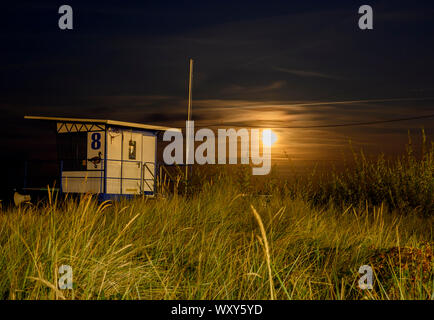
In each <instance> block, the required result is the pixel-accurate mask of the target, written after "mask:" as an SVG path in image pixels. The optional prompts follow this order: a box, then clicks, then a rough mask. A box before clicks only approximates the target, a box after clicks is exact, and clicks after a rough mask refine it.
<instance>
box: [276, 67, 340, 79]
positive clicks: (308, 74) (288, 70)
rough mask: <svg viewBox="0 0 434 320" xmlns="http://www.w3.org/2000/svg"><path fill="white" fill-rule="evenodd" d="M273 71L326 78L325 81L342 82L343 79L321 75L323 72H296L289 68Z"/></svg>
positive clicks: (277, 68)
mask: <svg viewBox="0 0 434 320" xmlns="http://www.w3.org/2000/svg"><path fill="white" fill-rule="evenodd" d="M273 70H276V71H280V72H284V73H289V74H293V75H296V76H299V77H310V78H325V79H333V80H342V79H343V78H341V77H337V76H333V75H329V74H325V73H321V72H314V71H306V70H294V69H287V68H279V67H273Z"/></svg>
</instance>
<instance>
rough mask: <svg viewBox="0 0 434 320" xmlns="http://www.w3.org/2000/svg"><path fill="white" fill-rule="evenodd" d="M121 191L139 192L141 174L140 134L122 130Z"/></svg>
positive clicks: (126, 192)
mask: <svg viewBox="0 0 434 320" xmlns="http://www.w3.org/2000/svg"><path fill="white" fill-rule="evenodd" d="M122 158H123V161H122V193H123V194H139V193H140V191H141V190H140V187H141V182H142V181H141V176H142V135H141V134H140V133H135V132H131V131H129V132H128V131H124V132H123V146H122Z"/></svg>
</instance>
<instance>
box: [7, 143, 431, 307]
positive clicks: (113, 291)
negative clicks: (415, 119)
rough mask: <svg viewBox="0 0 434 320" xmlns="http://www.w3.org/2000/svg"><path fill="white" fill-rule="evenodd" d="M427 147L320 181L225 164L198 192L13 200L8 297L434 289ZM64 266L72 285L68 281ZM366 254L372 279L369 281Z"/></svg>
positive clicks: (364, 294) (285, 295)
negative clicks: (361, 283) (251, 173)
mask: <svg viewBox="0 0 434 320" xmlns="http://www.w3.org/2000/svg"><path fill="white" fill-rule="evenodd" d="M423 154H424V155H423V157H419V159H418V158H417V157H416V156H414V155H410V156H409V155H408V154H407V155H406V156H405V157H403V158H401V159H399V160H397V161H395V162H389V163H388V162H386V161H383V160H381V158H380V160H378V161H380V162H378V161H377V160H375V161H372V162H370V161H369V160H366V159H364V160H362V162H361V163H359V166H356V167H353V169H352V170H348V171H345V172H344V173H341V174H339V175H338V174H334V175H331V176H329V178H328V179H323V180H320V179H319V180H316V181H314V182H312V181H309V179H307V180H297V181H292V182H286V183H285V182H283V181H282V180H281V179H278V177H277V176H276V175H275V174H274V175H273V174H272V175H271V176H269V177H268V178H267V179H268V180H266V181H262V182H261V183H258V182H257V184H255V179H253V178H251V177H250V178H249V177H248V176H247V177H246V175H247V174H246V173H245V171H241V173H239V174H233V172H230V173H228V172H223V171H220V172H219V173H218V174H214V175H213V176H212V177H208V178H205V177H201V178H200V188H199V187H198V186H197V185H196V186H195V185H191V186H190V188H191V189H190V190H193V191H194V192H192V193H193V195H189V196H183V195H176V194H175V195H173V196H168V197H166V198H156V199H146V198H141V197H138V198H137V199H135V200H132V201H120V202H115V203H102V204H98V203H97V202H96V201H95V200H94V198H93V197H91V196H90V195H85V196H83V197H81V198H79V199H71V198H70V197H68V198H67V199H62V200H60V199H53V198H52V197H51V198H50V199H49V200H48V201H46V202H44V203H40V204H37V205H27V204H25V205H22V206H21V207H19V208H3V209H2V211H1V213H0V297H1V298H2V299H272V298H276V299H434V272H433V271H434V270H433V268H434V265H433V260H432V246H433V243H434V242H433V211H432V208H433V203H432V199H433V198H432V192H431V191H432V190H433V189H432V187H433V172H434V170H433V168H434V167H433V162H434V160H433V149H432V148H431V149H425V151H424V153H423ZM378 163H381V164H378ZM377 167H378V169H376V168H377ZM360 170H364V171H360ZM243 172H244V173H243ZM361 172H363V175H361ZM197 176H200V174H199V173H197ZM318 181H319V182H318ZM360 184H362V185H361V186H360ZM369 186H372V187H369ZM180 189H182V188H180ZM386 191H387V192H386ZM410 191H411V192H410ZM261 192H266V193H267V194H269V195H270V197H268V198H264V197H259V196H257V194H258V193H261ZM406 192H410V193H406ZM430 192H431V193H430ZM387 194H389V196H387ZM388 197H389V198H388ZM62 264H66V265H70V266H71V267H72V268H73V282H74V288H73V289H72V290H59V289H58V286H57V281H58V277H59V275H58V272H57V270H58V268H59V266H60V265H62ZM366 264H367V265H370V266H371V267H372V268H373V269H374V288H373V290H361V289H359V288H358V279H359V278H360V276H361V275H360V274H358V269H359V267H360V266H361V265H366Z"/></svg>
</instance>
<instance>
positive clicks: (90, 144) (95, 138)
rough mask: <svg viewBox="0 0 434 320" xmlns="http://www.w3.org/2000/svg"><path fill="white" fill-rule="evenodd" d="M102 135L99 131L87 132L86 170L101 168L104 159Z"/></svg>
mask: <svg viewBox="0 0 434 320" xmlns="http://www.w3.org/2000/svg"><path fill="white" fill-rule="evenodd" d="M104 142H105V141H104V135H103V134H102V133H101V132H88V134H87V159H86V160H87V170H101V169H102V168H103V166H102V163H103V161H102V159H104Z"/></svg>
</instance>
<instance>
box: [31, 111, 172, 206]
mask: <svg viewBox="0 0 434 320" xmlns="http://www.w3.org/2000/svg"><path fill="white" fill-rule="evenodd" d="M24 118H25V119H31V120H41V121H49V122H52V123H54V124H55V129H56V145H57V154H58V160H59V163H60V177H59V180H60V186H59V188H60V192H61V193H94V194H98V198H99V199H100V200H108V199H114V198H119V197H122V196H124V197H132V196H134V195H147V196H153V195H155V192H156V183H157V181H156V177H157V172H158V171H157V170H158V168H157V166H158V163H157V145H158V144H157V139H158V132H162V131H166V130H171V131H180V129H176V128H169V127H162V126H154V125H147V124H140V123H131V122H123V121H114V120H99V119H77V118H58V117H40V116H25V117H24Z"/></svg>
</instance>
